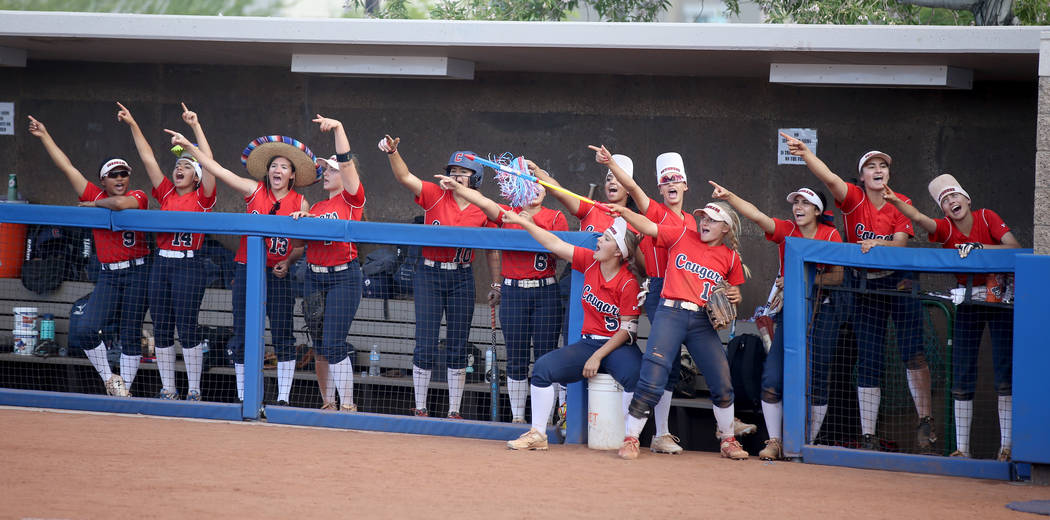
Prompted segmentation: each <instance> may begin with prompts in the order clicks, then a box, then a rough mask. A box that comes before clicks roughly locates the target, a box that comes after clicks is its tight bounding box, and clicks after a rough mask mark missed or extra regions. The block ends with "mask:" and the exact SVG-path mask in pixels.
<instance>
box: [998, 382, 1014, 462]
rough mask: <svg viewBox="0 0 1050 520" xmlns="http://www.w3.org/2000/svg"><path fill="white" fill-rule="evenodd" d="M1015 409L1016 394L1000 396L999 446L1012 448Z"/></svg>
mask: <svg viewBox="0 0 1050 520" xmlns="http://www.w3.org/2000/svg"><path fill="white" fill-rule="evenodd" d="M1013 410H1014V396H1012V395H1000V396H999V446H1000V447H1002V448H1006V449H1010V448H1011V447H1012V446H1013V434H1012V432H1013Z"/></svg>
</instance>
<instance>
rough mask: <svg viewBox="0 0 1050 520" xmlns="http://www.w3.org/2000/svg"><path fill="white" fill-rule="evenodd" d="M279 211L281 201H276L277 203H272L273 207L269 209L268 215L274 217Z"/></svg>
mask: <svg viewBox="0 0 1050 520" xmlns="http://www.w3.org/2000/svg"><path fill="white" fill-rule="evenodd" d="M280 209H281V201H277V202H274V203H273V207H272V208H270V215H276V214H277V212H278V211H279V210H280Z"/></svg>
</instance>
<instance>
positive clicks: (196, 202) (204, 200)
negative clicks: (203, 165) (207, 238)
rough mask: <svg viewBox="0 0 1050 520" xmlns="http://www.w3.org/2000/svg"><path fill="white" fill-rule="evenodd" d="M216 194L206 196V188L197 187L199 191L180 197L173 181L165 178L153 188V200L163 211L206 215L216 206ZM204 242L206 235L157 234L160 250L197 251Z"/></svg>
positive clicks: (185, 233) (184, 233) (213, 191)
mask: <svg viewBox="0 0 1050 520" xmlns="http://www.w3.org/2000/svg"><path fill="white" fill-rule="evenodd" d="M215 192H216V190H212V193H211V196H210V197H209V196H207V195H205V194H204V186H197V189H195V190H193V191H191V192H189V193H187V194H185V195H179V192H177V191H175V184H174V183H173V182H171V179H168V178H167V177H165V178H164V180H163V181H161V183H160V185H159V186H157V187H155V188H153V198H155V199H157V202H159V203H160V209H161V210H163V211H197V212H205V213H206V212H209V211H211V209H212V208H213V207H214V206H215ZM203 241H204V233H188V232H179V233H157V247H159V248H160V249H170V250H172V251H196V250H198V249H200V248H201V242H203Z"/></svg>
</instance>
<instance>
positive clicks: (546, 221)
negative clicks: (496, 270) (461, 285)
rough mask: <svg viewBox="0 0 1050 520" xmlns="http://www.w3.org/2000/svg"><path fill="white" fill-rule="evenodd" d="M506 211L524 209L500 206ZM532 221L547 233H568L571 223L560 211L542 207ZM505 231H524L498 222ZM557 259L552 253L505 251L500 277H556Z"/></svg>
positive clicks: (519, 278) (515, 226)
mask: <svg viewBox="0 0 1050 520" xmlns="http://www.w3.org/2000/svg"><path fill="white" fill-rule="evenodd" d="M499 207H500V208H501V209H503V210H504V211H513V212H515V213H521V210H522V208H511V207H510V206H506V205H503V204H500V205H499ZM532 221H533V222H534V223H535V224H536V225H537V226H539V227H541V228H543V229H546V230H547V231H568V230H569V223H568V222H567V221H566V220H565V215H562V214H561V212H560V211H554V210H553V209H549V208H544V207H541V208H540V210H539V212H537V213H536V214H535V215H533V216H532ZM496 225H497V226H498V227H501V228H503V229H524V228H522V227H521V226H519V225H517V224H505V223H503V221H502V220H500V221H499V222H496ZM555 260H556V259H555V258H554V255H552V254H550V253H534V252H531V251H504V252H503V260H502V264H501V268H500V275H501V276H503V277H504V278H510V279H512V280H534V279H539V278H548V277H551V276H554V275H555V272H554V268H555Z"/></svg>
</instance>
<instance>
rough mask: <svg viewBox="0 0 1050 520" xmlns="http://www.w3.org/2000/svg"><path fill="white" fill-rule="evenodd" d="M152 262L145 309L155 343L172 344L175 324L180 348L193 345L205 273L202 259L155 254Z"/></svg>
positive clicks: (196, 335) (159, 344)
mask: <svg viewBox="0 0 1050 520" xmlns="http://www.w3.org/2000/svg"><path fill="white" fill-rule="evenodd" d="M152 262H153V266H152V268H151V269H150V278H149V309H150V316H152V317H153V336H154V337H155V338H156V341H157V346H158V347H161V348H167V347H170V346H172V345H174V344H175V329H176V328H178V330H179V342H180V343H182V346H183V348H193V347H196V346H197V344H198V343H200V342H201V341H202V339H201V337H200V334H199V333H198V332H197V315H198V314H199V313H200V310H201V300H202V299H203V298H204V286H205V283H206V282H207V276H208V273H207V272H206V270H205V267H204V259H203V258H201V257H193V258H166V257H163V256H157V257H155V258H153V260H152Z"/></svg>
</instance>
